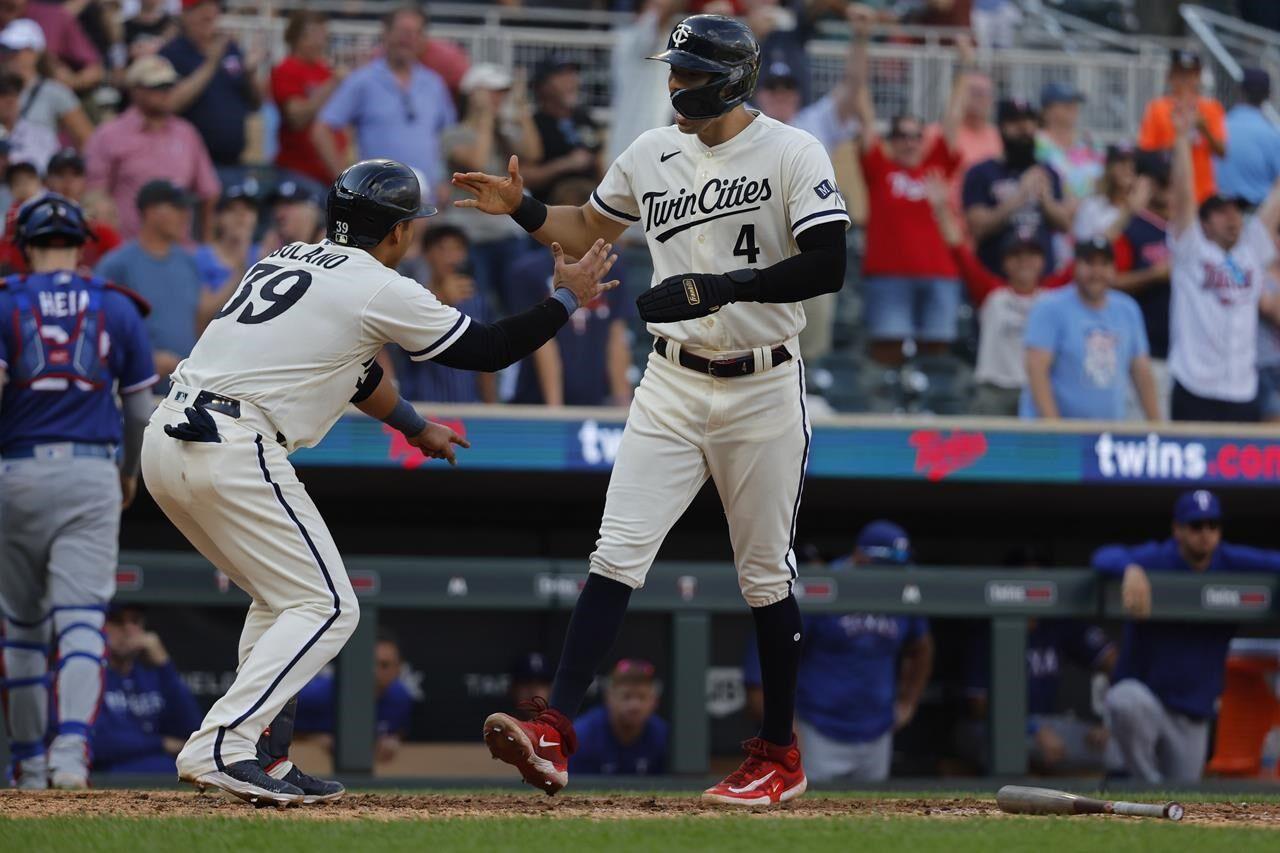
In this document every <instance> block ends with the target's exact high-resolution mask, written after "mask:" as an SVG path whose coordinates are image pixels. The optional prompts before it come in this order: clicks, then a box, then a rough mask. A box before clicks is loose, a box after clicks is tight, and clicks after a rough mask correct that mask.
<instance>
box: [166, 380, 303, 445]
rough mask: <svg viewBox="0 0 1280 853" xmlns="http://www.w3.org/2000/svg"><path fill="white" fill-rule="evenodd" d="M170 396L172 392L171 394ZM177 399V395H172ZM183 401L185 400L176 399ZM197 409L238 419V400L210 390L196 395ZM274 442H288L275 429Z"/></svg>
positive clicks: (195, 404)
mask: <svg viewBox="0 0 1280 853" xmlns="http://www.w3.org/2000/svg"><path fill="white" fill-rule="evenodd" d="M171 396H172V394H171ZM174 399H175V400H177V397H174ZM177 402H180V403H183V402H186V401H185V400H177ZM193 405H194V406H195V407H196V408H197V409H204V410H205V411H206V412H217V413H219V414H222V415H226V416H227V417H229V418H234V419H236V420H239V419H240V401H239V400H235V399H233V398H231V397H224V396H222V395H221V394H215V393H213V392H212V391H201V392H200V393H199V394H197V395H196V399H195V403H194V404H193ZM276 443H278V444H288V443H289V439H287V438H285V435H284V433H282V432H280V431H279V430H277V431H276Z"/></svg>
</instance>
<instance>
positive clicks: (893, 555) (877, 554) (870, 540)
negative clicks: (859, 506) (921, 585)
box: [856, 519, 911, 566]
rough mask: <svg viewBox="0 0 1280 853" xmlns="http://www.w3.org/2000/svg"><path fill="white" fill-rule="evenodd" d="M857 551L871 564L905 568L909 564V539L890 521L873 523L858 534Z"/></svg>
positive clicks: (903, 531)
mask: <svg viewBox="0 0 1280 853" xmlns="http://www.w3.org/2000/svg"><path fill="white" fill-rule="evenodd" d="M856 544H857V547H858V550H860V551H861V552H862V553H863V554H865V555H866V556H867V558H868V559H870V560H871V562H872V563H873V564H876V565H887V566H905V565H906V564H907V563H910V562H911V537H909V536H907V531H905V530H903V529H902V528H901V527H900V526H899V525H897V524H894V523H893V522H892V521H885V520H883V519H881V520H879V521H873V522H871V523H870V524H868V525H867V526H866V527H864V528H862V532H861V533H859V534H858V541H857V543H856Z"/></svg>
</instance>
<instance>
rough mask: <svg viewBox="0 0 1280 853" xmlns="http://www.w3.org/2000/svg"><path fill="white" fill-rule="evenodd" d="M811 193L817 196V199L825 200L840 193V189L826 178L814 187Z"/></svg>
mask: <svg viewBox="0 0 1280 853" xmlns="http://www.w3.org/2000/svg"><path fill="white" fill-rule="evenodd" d="M813 191H814V192H815V193H817V194H818V198H821V199H826V198H829V197H830V196H833V195H835V194H836V193H838V192H840V189H839V188H838V187H837V186H836V185H835V184H833V183H831V179H830V178H828V179H826V180H824V181H823V182H822V183H820V184H818V185H817V186H816V187H814V188H813Z"/></svg>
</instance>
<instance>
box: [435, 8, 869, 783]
mask: <svg viewBox="0 0 1280 853" xmlns="http://www.w3.org/2000/svg"><path fill="white" fill-rule="evenodd" d="M652 58H653V59H656V60H659V61H661V62H665V63H667V64H668V65H670V66H671V69H670V76H669V78H668V88H669V90H670V96H671V104H672V106H673V108H674V110H675V113H676V123H675V124H674V125H673V126H670V127H663V128H657V129H654V130H650V131H648V132H646V133H644V134H642V135H641V136H640V137H639V138H638V139H637V140H636V141H635V142H634V143H632V145H631V146H630V147H629V148H627V150H626V151H624V152H623V153H622V155H621V156H620V157H619V158H618V159H617V161H615V162H614V164H613V165H612V167H611V168H610V169H609V171H608V173H607V174H606V175H605V177H604V180H603V181H602V182H601V184H600V185H599V187H597V189H596V190H595V192H594V193H592V195H591V199H590V201H589V202H588V203H587V204H584V205H582V206H581V207H546V206H544V205H543V204H541V203H540V202H538V201H536V200H534V199H532V198H529V197H526V196H525V195H524V193H523V191H522V190H523V179H522V178H521V175H520V170H519V163H518V162H517V160H516V158H515V157H512V158H511V161H510V163H509V167H508V174H507V175H506V176H501V177H499V176H491V175H484V174H481V173H478V172H469V173H466V174H455V175H454V178H453V180H454V183H455V185H457V186H458V187H461V188H462V189H464V190H468V191H469V192H471V193H472V194H473V195H474V196H475V197H474V198H469V199H464V200H461V201H458V202H455V204H457V205H459V206H462V207H472V208H477V209H479V210H482V211H485V212H486V213H492V214H509V215H511V217H512V218H513V219H514V220H515V221H516V222H517V223H519V224H520V225H522V226H523V227H524V228H525V230H527V231H529V232H530V233H531V234H533V236H534V237H535V238H536V239H537V240H539V241H540V242H542V243H550V242H552V241H558V242H559V243H561V244H563V245H564V246H565V249H566V251H568V252H570V253H573V252H575V251H585V250H586V249H587V247H588V246H590V245H591V243H592V241H593V240H598V239H602V238H603V239H606V240H613V239H615V238H616V237H617V236H618V235H620V234H622V232H623V230H624V229H626V228H627V227H628V226H630V225H633V224H638V225H639V227H640V228H642V229H643V230H644V232H645V237H646V239H647V241H648V244H649V251H650V254H651V255H652V257H653V263H654V269H655V272H654V286H653V287H652V288H651V289H650V290H649V291H648V292H647V293H645V294H644V295H643V296H641V297H640V298H639V300H637V305H638V307H639V311H640V316H641V317H642V318H643V319H644V320H646V321H647V322H648V323H649V330H650V331H651V332H652V333H653V335H654V349H653V353H652V354H651V355H650V356H649V363H648V369H647V371H646V372H645V375H644V380H643V382H642V383H641V384H640V387H639V388H638V389H637V391H636V395H635V400H634V402H633V404H632V407H631V411H630V415H629V417H628V420H627V426H626V430H625V432H624V434H623V438H622V443H621V446H620V447H619V451H618V456H617V459H616V460H615V462H614V468H613V477H612V479H611V481H610V483H609V492H608V497H607V499H606V501H605V509H604V519H603V521H602V522H601V525H600V538H599V541H598V543H597V547H596V550H595V552H594V553H593V554H592V555H591V561H590V562H591V571H590V575H589V577H588V580H587V583H586V585H585V587H584V588H583V590H582V594H581V596H580V598H579V600H578V603H577V606H576V607H575V609H574V613H573V618H572V620H571V622H570V625H569V633H568V636H567V637H566V639H565V646H564V652H563V654H562V656H561V658H560V664H559V668H558V670H557V672H556V678H555V683H554V686H553V688H552V691H551V697H550V703H549V704H547V703H545V702H543V703H540V704H541V706H542V707H541V709H540V713H539V715H538V716H537V717H536V718H535V719H534V720H533V721H532V722H529V723H522V722H520V721H518V720H516V719H515V718H514V717H511V716H509V715H506V714H494V715H493V716H491V717H490V718H489V719H488V720H487V721H486V723H485V729H484V734H485V740H486V741H487V743H488V745H489V748H490V751H491V752H492V753H493V755H494V756H495V757H497V758H500V759H502V760H504V761H506V762H508V763H510V764H513V765H515V766H516V767H517V768H519V770H520V772H521V775H522V776H523V777H524V779H525V781H526V782H529V783H530V784H532V785H534V786H535V787H537V788H539V789H540V790H543V791H546V792H547V793H548V794H553V793H555V792H556V791H558V790H560V789H561V788H563V787H564V785H565V784H566V783H567V781H568V774H567V770H566V768H567V759H568V756H569V755H570V754H572V752H573V750H574V743H575V736H574V731H573V726H572V724H571V722H570V720H571V719H572V718H573V717H574V716H575V715H576V714H577V712H578V708H579V705H580V704H581V702H582V697H583V694H584V692H585V691H586V689H587V687H588V685H589V684H590V683H591V681H592V679H593V677H594V675H595V672H596V670H597V668H598V667H599V665H600V664H601V662H602V659H603V658H604V656H605V655H606V654H607V653H608V650H609V647H610V646H611V645H612V643H613V641H614V638H615V637H616V635H617V631H618V627H619V625H620V623H621V621H622V617H623V614H624V613H625V611H626V608H627V603H628V600H629V598H630V596H631V591H632V590H633V589H635V588H637V587H639V586H641V585H642V584H643V583H644V578H645V574H646V573H647V572H648V570H649V566H650V565H651V564H652V562H653V559H654V556H655V555H656V554H657V551H658V548H659V546H661V544H662V540H663V539H664V538H665V537H666V535H667V531H669V530H670V529H671V526H672V525H673V524H675V522H676V520H677V519H678V518H679V517H680V516H681V515H682V514H683V513H684V511H685V508H686V507H688V505H689V502H690V501H692V500H693V497H694V495H696V494H697V493H698V491H699V489H701V488H702V485H703V483H705V482H706V480H707V478H708V477H710V478H711V479H712V480H713V481H714V482H715V485H716V489H717V490H718V491H719V493H720V498H721V501H722V502H723V504H724V509H725V515H726V516H727V518H728V522H729V535H730V539H731V541H732V544H733V551H734V557H735V562H736V565H737V570H738V577H739V582H740V585H741V589H742V594H743V597H744V598H745V599H746V601H747V603H748V604H749V605H750V606H751V612H752V615H753V616H754V619H755V626H756V635H757V637H758V640H759V648H760V663H761V672H762V675H763V684H764V694H765V698H764V718H763V724H762V726H761V729H760V735H759V737H756V738H752V739H751V740H749V741H747V743H746V745H745V746H746V751H747V759H746V761H745V762H744V763H743V764H742V766H741V767H740V768H739V769H738V770H736V771H735V772H734V773H732V774H730V775H729V776H728V777H727V778H726V779H725V780H724V781H722V782H721V783H720V784H718V785H716V786H714V787H713V788H710V789H709V790H708V791H707V792H706V796H708V797H711V798H713V799H717V800H722V801H725V802H729V803H737V804H745V805H759V804H770V803H777V802H780V801H784V800H788V799H791V798H792V797H795V796H798V795H799V794H801V793H803V792H804V790H805V786H806V784H807V783H806V781H805V775H804V769H803V767H802V766H801V761H800V752H799V750H798V749H797V748H796V744H795V740H794V737H793V736H792V731H791V724H792V712H793V706H794V703H795V684H796V668H797V665H798V661H799V653H800V640H801V623H800V611H799V608H798V607H797V606H796V601H795V599H794V598H793V597H792V594H791V585H792V581H793V580H794V579H795V576H796V570H795V565H796V562H795V555H794V553H793V551H792V542H793V538H794V535H795V526H796V515H797V512H798V510H799V506H800V491H801V486H802V485H803V482H804V470H805V463H806V460H807V457H808V453H809V423H808V417H807V415H806V412H805V402H804V396H805V379H804V369H803V366H802V364H801V362H800V360H799V349H798V347H797V344H796V336H797V335H798V334H799V333H800V330H801V329H802V328H804V322H805V318H804V310H803V308H802V307H801V306H800V302H801V301H802V300H805V299H809V298H810V297H813V296H817V295H819V294H822V293H832V292H835V291H837V290H839V289H840V287H841V285H842V284H843V282H844V267H845V252H844V231H845V229H846V228H847V227H848V225H849V216H848V213H847V212H846V210H845V203H844V199H843V198H842V197H841V195H840V192H839V190H838V189H837V187H836V183H835V176H834V173H833V171H832V167H831V161H830V159H829V158H828V157H827V154H826V151H825V150H824V149H823V147H822V145H821V143H819V142H818V141H817V140H816V139H815V138H814V137H812V136H811V135H809V134H808V133H806V132H804V131H801V130H797V129H795V128H791V127H788V126H786V125H783V124H781V123H779V122H777V121H774V120H772V119H770V118H768V117H766V116H764V115H761V114H760V113H759V112H757V111H755V110H749V109H747V108H746V106H745V103H746V100H747V99H748V98H749V97H750V96H751V93H752V91H753V90H754V88H755V85H756V80H757V77H758V76H759V72H760V47H759V44H758V43H757V42H756V39H755V36H754V35H753V34H752V32H751V30H749V29H748V28H747V27H746V26H745V25H744V24H742V23H740V22H738V21H735V20H733V19H731V18H726V17H721V16H719V15H694V16H692V17H689V18H686V19H684V20H682V21H681V22H680V23H678V24H677V25H676V26H675V28H674V29H673V30H672V31H671V34H670V37H669V38H668V42H667V50H665V51H664V52H662V53H660V54H658V55H657V56H655V57H652Z"/></svg>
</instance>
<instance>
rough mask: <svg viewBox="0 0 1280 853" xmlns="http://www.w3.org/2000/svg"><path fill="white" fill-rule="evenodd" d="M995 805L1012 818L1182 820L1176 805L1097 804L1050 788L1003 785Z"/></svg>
mask: <svg viewBox="0 0 1280 853" xmlns="http://www.w3.org/2000/svg"><path fill="white" fill-rule="evenodd" d="M996 803H997V804H998V805H999V806H1000V809H1001V810H1002V811H1006V812H1010V813H1011V814H1068V815H1070V814H1119V815H1129V816H1131V817H1162V818H1166V819H1168V820H1182V814H1183V810H1182V806H1181V805H1179V804H1178V803H1126V802H1123V801H1111V800H1096V799H1094V798H1093V797H1081V796H1080V795H1078V794H1068V793H1067V792H1066V791H1055V790H1054V789H1052V788H1028V787H1025V786H1023V785H1005V786H1004V787H1003V788H1001V789H1000V790H999V791H998V792H996Z"/></svg>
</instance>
